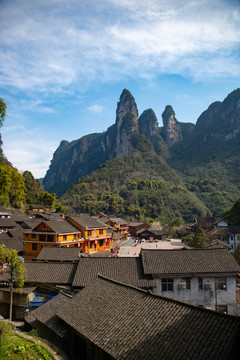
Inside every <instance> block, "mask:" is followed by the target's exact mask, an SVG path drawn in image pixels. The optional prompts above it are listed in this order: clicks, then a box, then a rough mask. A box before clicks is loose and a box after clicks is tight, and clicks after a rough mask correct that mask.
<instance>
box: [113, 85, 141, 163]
mask: <svg viewBox="0 0 240 360" xmlns="http://www.w3.org/2000/svg"><path fill="white" fill-rule="evenodd" d="M137 133H138V109H137V105H136V103H135V100H134V98H133V96H132V95H131V93H130V92H129V91H128V90H126V89H124V90H123V92H122V94H121V96H120V101H119V102H118V105H117V112H116V142H115V145H114V152H113V154H111V155H112V156H111V157H119V156H125V155H129V154H130V152H131V151H132V150H133V146H132V141H131V140H132V136H133V135H134V134H137Z"/></svg>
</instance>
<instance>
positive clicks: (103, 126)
mask: <svg viewBox="0 0 240 360" xmlns="http://www.w3.org/2000/svg"><path fill="white" fill-rule="evenodd" d="M0 12H1V14H2V16H1V22H0V97H1V98H3V99H4V100H5V102H6V103H7V106H8V108H7V119H6V121H5V124H4V126H3V127H2V128H1V134H2V140H3V151H4V153H5V155H6V156H7V158H8V159H9V160H10V161H11V162H12V164H13V165H14V166H15V167H17V168H18V170H19V171H24V170H29V171H31V172H32V173H33V175H34V176H35V177H36V178H39V177H42V176H44V175H45V173H46V171H47V169H48V167H49V164H50V160H51V159H52V156H53V152H54V151H55V150H56V148H57V147H58V145H59V143H60V142H61V140H68V141H72V140H75V139H78V138H80V137H82V136H83V135H86V134H90V133H94V132H102V131H106V130H107V128H108V127H109V126H111V125H112V124H113V123H114V122H115V114H116V106H117V102H118V101H119V97H120V94H121V92H122V90H123V89H124V88H126V89H128V90H129V91H130V92H131V93H132V95H133V96H134V98H135V100H136V103H137V106H138V111H139V115H140V114H141V113H142V112H143V111H144V110H145V109H148V108H152V109H153V110H154V112H155V113H156V116H157V118H158V121H159V126H161V125H162V118H161V114H162V112H163V111H164V108H165V106H166V105H172V106H173V108H174V110H175V113H176V118H177V119H178V120H179V121H181V122H193V123H196V120H197V118H198V117H199V115H200V114H201V113H202V112H203V111H204V110H205V109H206V108H207V107H208V106H209V105H210V104H211V103H212V102H213V101H217V100H220V101H222V100H223V99H224V98H225V97H226V96H227V95H228V94H229V93H230V92H231V91H233V90H234V89H236V88H238V87H240V1H239V0H141V1H139V0H121V1H119V0H118V1H117V0H86V1H85V0H64V1H63V0H35V1H29V0H11V1H9V0H0Z"/></svg>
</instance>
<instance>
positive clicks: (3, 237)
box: [0, 231, 24, 252]
mask: <svg viewBox="0 0 240 360" xmlns="http://www.w3.org/2000/svg"><path fill="white" fill-rule="evenodd" d="M12 234H13V237H11V236H9V235H8V234H7V233H2V234H0V244H1V245H5V246H6V248H8V249H14V250H17V252H20V251H24V244H23V242H22V241H21V239H20V238H19V236H18V234H19V233H16V234H14V231H13V232H12Z"/></svg>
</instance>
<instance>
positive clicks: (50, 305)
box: [25, 294, 71, 337]
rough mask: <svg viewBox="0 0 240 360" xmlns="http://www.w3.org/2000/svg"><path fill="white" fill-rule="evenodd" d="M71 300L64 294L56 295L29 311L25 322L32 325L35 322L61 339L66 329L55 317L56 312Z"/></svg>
mask: <svg viewBox="0 0 240 360" xmlns="http://www.w3.org/2000/svg"><path fill="white" fill-rule="evenodd" d="M70 299H71V296H68V295H65V294H58V295H56V296H54V297H53V298H52V299H51V300H49V301H47V302H46V303H45V304H43V305H41V306H39V307H38V308H37V309H35V310H33V311H31V312H30V313H29V314H28V315H27V316H26V317H25V320H26V321H27V322H28V323H30V324H31V323H33V322H35V321H36V320H37V321H39V322H41V323H42V324H44V325H45V326H47V327H48V328H50V329H51V330H53V331H54V332H55V333H56V334H57V335H58V336H60V337H63V336H64V335H66V333H67V328H66V326H64V323H62V321H61V320H60V319H59V317H58V316H56V312H57V310H58V309H59V308H60V307H61V306H63V305H64V304H66V303H67V302H68V301H69V300H70Z"/></svg>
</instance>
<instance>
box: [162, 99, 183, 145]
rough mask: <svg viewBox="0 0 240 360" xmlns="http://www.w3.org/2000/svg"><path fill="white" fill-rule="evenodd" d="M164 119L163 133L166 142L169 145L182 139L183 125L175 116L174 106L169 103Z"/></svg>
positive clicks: (163, 114) (163, 115)
mask: <svg viewBox="0 0 240 360" xmlns="http://www.w3.org/2000/svg"><path fill="white" fill-rule="evenodd" d="M162 119H163V126H164V128H163V134H164V138H165V141H166V143H167V144H168V146H169V147H171V146H173V145H174V144H176V143H178V142H179V141H182V133H181V127H180V124H179V122H178V121H177V119H176V118H175V112H174V110H173V108H172V106H170V105H167V106H166V107H165V110H164V112H163V113H162Z"/></svg>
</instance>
